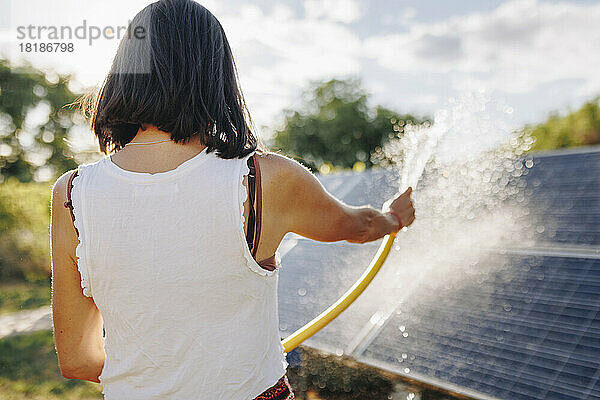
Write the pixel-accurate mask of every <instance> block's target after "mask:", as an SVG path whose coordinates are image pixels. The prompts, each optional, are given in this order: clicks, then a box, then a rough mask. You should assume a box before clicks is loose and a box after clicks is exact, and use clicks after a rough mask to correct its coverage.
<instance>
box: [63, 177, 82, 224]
mask: <svg viewBox="0 0 600 400" xmlns="http://www.w3.org/2000/svg"><path fill="white" fill-rule="evenodd" d="M77 172H78V170H75V171H73V172H72V173H71V176H69V181H68V182H67V201H65V202H64V203H63V204H64V206H65V207H67V208H68V209H69V212H70V213H71V220H72V221H73V223H75V215H74V214H73V201H72V200H71V189H72V188H73V178H75V176H76V175H77ZM75 232H77V236H79V231H78V230H77V228H75Z"/></svg>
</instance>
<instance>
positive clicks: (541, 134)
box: [525, 96, 600, 150]
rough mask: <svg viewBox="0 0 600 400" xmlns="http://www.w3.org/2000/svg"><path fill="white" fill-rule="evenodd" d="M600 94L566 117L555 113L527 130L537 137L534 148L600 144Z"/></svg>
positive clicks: (551, 148)
mask: <svg viewBox="0 0 600 400" xmlns="http://www.w3.org/2000/svg"><path fill="white" fill-rule="evenodd" d="M599 104H600V96H599V97H596V98H595V99H593V100H591V101H588V102H587V103H585V104H584V105H583V106H581V108H579V109H578V110H576V111H572V112H570V113H568V114H567V115H565V116H564V117H563V116H561V115H559V114H558V113H553V114H552V115H550V117H549V118H548V119H547V120H546V122H543V123H541V124H537V125H528V126H526V127H525V131H526V132H527V133H528V134H529V135H531V136H532V137H534V138H535V143H534V144H533V148H532V150H553V149H559V148H563V147H575V146H585V145H593V144H600V105H599Z"/></svg>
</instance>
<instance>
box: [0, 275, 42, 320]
mask: <svg viewBox="0 0 600 400" xmlns="http://www.w3.org/2000/svg"><path fill="white" fill-rule="evenodd" d="M50 297H51V288H50V284H49V283H45V282H44V283H42V282H40V283H30V282H25V281H10V282H1V283H0V315H2V314H7V313H11V312H15V311H22V310H28V309H33V308H38V307H41V306H45V305H50Z"/></svg>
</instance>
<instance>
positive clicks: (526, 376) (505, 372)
mask: <svg viewBox="0 0 600 400" xmlns="http://www.w3.org/2000/svg"><path fill="white" fill-rule="evenodd" d="M421 341H425V342H426V344H440V343H441V342H436V341H433V340H427V339H421ZM421 344H422V343H421ZM422 347H424V346H420V348H422ZM446 347H448V346H446ZM370 351H371V352H373V351H372V350H370ZM477 353H478V356H480V357H481V355H488V356H492V357H493V358H495V359H497V360H498V359H503V358H502V357H499V356H497V355H496V354H492V353H485V352H481V351H478V352H477ZM383 354H390V353H387V352H386V353H382V355H383ZM410 354H411V355H418V358H416V359H415V360H417V359H420V360H429V361H431V362H432V363H435V362H437V361H439V360H440V359H442V360H446V361H448V362H450V363H451V362H455V361H456V359H455V358H452V357H447V356H445V355H444V354H445V353H443V352H438V353H436V355H435V359H433V358H431V355H429V354H427V353H422V352H418V351H414V350H413V351H410ZM508 360H509V361H511V362H516V363H518V364H522V365H529V364H525V363H524V362H522V361H516V360H512V359H508ZM408 365H409V366H410V365H411V364H408ZM536 367H538V368H540V366H537V365H536ZM477 369H478V370H485V371H487V372H488V374H489V376H494V377H496V378H498V377H500V378H506V379H511V378H514V368H508V367H503V366H501V365H498V364H494V365H493V366H492V367H486V366H485V365H482V364H481V363H480V364H478V365H477ZM499 371H500V372H501V373H500V375H498V372H499ZM549 371H551V370H549ZM462 372H463V374H464V373H465V371H462ZM456 376H458V375H456ZM573 376H574V377H579V376H578V375H573ZM487 378H488V376H486V377H484V378H483V379H482V380H481V381H480V382H481V383H486V382H488V379H487ZM521 378H522V380H521V381H523V380H525V381H526V382H527V383H531V385H530V386H532V387H536V388H538V389H539V388H540V386H536V385H535V384H536V383H537V384H540V378H543V376H542V375H539V374H538V375H536V374H532V373H530V372H528V371H527V370H524V371H523V375H522V376H521ZM568 385H572V382H569V381H567V382H566V383H565V385H562V382H561V385H558V386H559V387H560V389H561V391H562V393H563V394H569V392H571V394H573V395H577V394H579V393H580V392H579V391H575V390H572V389H570V386H568ZM522 394H523V393H522ZM541 398H543V397H541ZM575 398H578V397H575Z"/></svg>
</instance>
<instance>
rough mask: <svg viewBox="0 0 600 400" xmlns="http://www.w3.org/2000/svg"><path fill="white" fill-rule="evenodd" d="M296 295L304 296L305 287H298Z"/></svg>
mask: <svg viewBox="0 0 600 400" xmlns="http://www.w3.org/2000/svg"><path fill="white" fill-rule="evenodd" d="M298 295H299V296H306V289H304V288H300V289H298Z"/></svg>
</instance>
